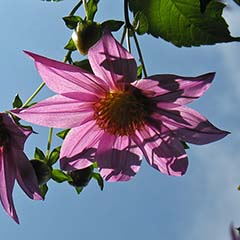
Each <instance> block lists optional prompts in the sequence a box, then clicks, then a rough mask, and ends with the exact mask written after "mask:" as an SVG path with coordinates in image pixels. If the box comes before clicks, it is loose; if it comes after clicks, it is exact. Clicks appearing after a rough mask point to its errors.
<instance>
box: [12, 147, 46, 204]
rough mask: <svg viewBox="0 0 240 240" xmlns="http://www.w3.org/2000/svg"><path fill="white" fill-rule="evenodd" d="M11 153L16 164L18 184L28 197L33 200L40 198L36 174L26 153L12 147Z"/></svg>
mask: <svg viewBox="0 0 240 240" xmlns="http://www.w3.org/2000/svg"><path fill="white" fill-rule="evenodd" d="M11 153H12V157H13V158H14V161H15V164H16V171H17V177H16V178H17V181H18V184H19V185H20V186H21V188H22V190H23V191H24V192H25V193H26V194H27V195H28V197H30V198H31V199H34V200H42V197H41V194H40V190H39V187H38V181H37V176H36V174H35V172H34V169H33V167H32V165H31V163H30V162H29V161H28V159H27V157H26V155H25V154H24V152H22V151H19V150H15V149H12V150H11Z"/></svg>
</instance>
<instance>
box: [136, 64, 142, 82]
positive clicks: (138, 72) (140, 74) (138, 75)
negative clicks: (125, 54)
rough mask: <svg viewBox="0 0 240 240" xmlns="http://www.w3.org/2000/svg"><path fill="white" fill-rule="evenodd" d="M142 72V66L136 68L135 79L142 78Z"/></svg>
mask: <svg viewBox="0 0 240 240" xmlns="http://www.w3.org/2000/svg"><path fill="white" fill-rule="evenodd" d="M142 71H143V66H142V64H141V65H139V66H138V67H137V79H141V78H142Z"/></svg>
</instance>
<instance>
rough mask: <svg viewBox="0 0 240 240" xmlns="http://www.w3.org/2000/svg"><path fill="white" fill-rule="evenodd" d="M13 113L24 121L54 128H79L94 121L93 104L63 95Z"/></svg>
mask: <svg viewBox="0 0 240 240" xmlns="http://www.w3.org/2000/svg"><path fill="white" fill-rule="evenodd" d="M12 112H13V114H15V115H16V116H18V117H20V118H21V119H23V120H26V121H29V122H31V123H34V124H39V125H42V126H48V127H54V128H73V127H78V126H79V125H80V124H82V123H83V122H86V121H89V120H92V119H93V109H92V103H87V102H83V103H81V102H80V101H78V100H75V99H71V98H67V97H64V96H61V95H55V96H53V97H50V98H47V99H45V100H43V101H41V102H39V103H37V104H35V105H33V106H32V107H31V108H27V109H23V110H21V111H20V112H19V110H13V111H12Z"/></svg>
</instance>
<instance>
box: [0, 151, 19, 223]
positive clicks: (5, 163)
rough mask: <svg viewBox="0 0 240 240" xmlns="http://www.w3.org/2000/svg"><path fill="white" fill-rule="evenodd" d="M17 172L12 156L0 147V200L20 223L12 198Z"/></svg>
mask: <svg viewBox="0 0 240 240" xmlns="http://www.w3.org/2000/svg"><path fill="white" fill-rule="evenodd" d="M15 174H16V169H15V166H14V163H13V161H12V159H11V157H10V156H9V155H8V154H7V153H6V151H5V150H4V149H3V147H0V200H1V203H2V205H3V208H4V209H5V211H6V212H7V213H8V214H9V216H10V217H12V218H13V219H14V220H15V221H16V222H17V223H19V220H18V216H17V213H16V210H15V207H14V203H13V198H12V192H13V186H14V181H15Z"/></svg>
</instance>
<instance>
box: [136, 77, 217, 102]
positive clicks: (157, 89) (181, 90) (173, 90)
mask: <svg viewBox="0 0 240 240" xmlns="http://www.w3.org/2000/svg"><path fill="white" fill-rule="evenodd" d="M214 75H215V74H214V73H207V74H204V75H201V76H198V77H182V76H177V75H170V74H168V75H167V74H166V75H165V74H163V75H154V76H150V77H148V79H142V80H139V81H137V82H135V83H134V85H135V86H136V87H137V88H139V89H141V90H143V92H144V93H145V94H146V95H147V96H149V97H157V100H158V101H159V102H170V103H176V104H180V105H183V104H187V103H190V102H192V101H193V100H195V99H197V98H199V97H200V96H202V94H203V93H204V92H205V91H206V90H207V89H208V88H209V87H210V84H211V82H212V80H213V78H214Z"/></svg>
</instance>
